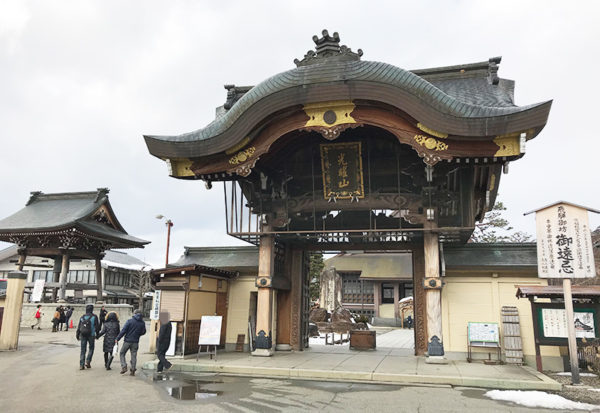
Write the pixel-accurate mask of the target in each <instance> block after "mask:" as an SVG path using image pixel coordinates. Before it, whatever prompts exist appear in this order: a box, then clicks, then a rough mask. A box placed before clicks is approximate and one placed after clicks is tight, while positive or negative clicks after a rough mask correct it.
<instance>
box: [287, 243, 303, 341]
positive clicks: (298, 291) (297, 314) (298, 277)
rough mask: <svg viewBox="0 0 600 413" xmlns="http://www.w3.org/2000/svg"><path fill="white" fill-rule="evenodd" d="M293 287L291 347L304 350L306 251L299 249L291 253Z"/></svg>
mask: <svg viewBox="0 0 600 413" xmlns="http://www.w3.org/2000/svg"><path fill="white" fill-rule="evenodd" d="M290 254H291V261H292V264H291V274H290V275H291V280H290V281H291V285H292V289H291V291H290V295H291V298H290V301H291V304H290V305H291V314H290V317H291V322H290V324H291V326H290V345H291V346H292V350H296V351H299V350H302V349H303V348H304V343H303V340H302V323H303V321H304V320H303V311H302V290H303V285H304V280H303V275H304V274H303V261H304V254H305V253H304V251H303V250H301V249H298V248H292V250H291V252H290Z"/></svg>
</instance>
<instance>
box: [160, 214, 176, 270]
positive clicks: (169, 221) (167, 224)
mask: <svg viewBox="0 0 600 413" xmlns="http://www.w3.org/2000/svg"><path fill="white" fill-rule="evenodd" d="M156 219H165V225H166V226H167V257H166V258H165V268H166V267H167V265H169V243H170V242H171V227H172V226H173V221H171V220H170V219H168V218H166V217H165V216H163V215H157V216H156Z"/></svg>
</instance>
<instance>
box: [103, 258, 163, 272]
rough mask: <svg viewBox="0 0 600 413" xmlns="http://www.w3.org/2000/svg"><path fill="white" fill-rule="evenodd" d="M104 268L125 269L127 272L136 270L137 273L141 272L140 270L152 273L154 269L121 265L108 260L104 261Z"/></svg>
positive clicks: (146, 266) (147, 266) (144, 266)
mask: <svg viewBox="0 0 600 413" xmlns="http://www.w3.org/2000/svg"><path fill="white" fill-rule="evenodd" d="M102 267H103V268H108V267H116V268H123V269H125V270H135V271H140V270H144V271H150V270H151V269H152V267H150V266H149V265H139V264H121V263H118V262H112V261H108V260H102Z"/></svg>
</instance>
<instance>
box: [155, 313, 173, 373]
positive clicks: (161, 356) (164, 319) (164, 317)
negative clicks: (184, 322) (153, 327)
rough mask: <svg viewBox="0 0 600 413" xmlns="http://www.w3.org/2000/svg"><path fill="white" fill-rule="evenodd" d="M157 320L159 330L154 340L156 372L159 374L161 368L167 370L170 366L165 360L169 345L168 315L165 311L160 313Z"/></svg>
mask: <svg viewBox="0 0 600 413" xmlns="http://www.w3.org/2000/svg"><path fill="white" fill-rule="evenodd" d="M158 319H159V320H160V330H159V332H158V338H157V339H156V356H157V357H158V365H157V366H156V370H157V371H158V372H159V373H160V372H162V371H163V368H165V369H166V370H169V369H170V368H171V366H172V364H171V363H170V362H169V360H167V358H166V355H167V350H168V349H169V346H170V345H171V320H170V319H169V313H168V312H166V311H164V312H161V313H160V316H159V317H158Z"/></svg>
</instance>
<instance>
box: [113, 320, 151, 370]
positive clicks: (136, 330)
mask: <svg viewBox="0 0 600 413" xmlns="http://www.w3.org/2000/svg"><path fill="white" fill-rule="evenodd" d="M144 334H146V323H144V320H143V319H142V312H141V311H140V310H135V311H134V312H133V317H131V318H130V319H129V320H127V322H126V323H125V325H124V326H123V329H122V330H121V332H120V333H119V335H118V336H117V340H116V341H119V340H120V339H121V337H125V338H124V339H123V347H121V351H120V352H119V356H120V358H121V374H124V373H127V361H126V360H125V355H126V354H127V351H128V350H131V369H130V373H129V374H130V375H131V376H135V363H136V361H137V351H138V346H139V342H140V336H143V335H144Z"/></svg>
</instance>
